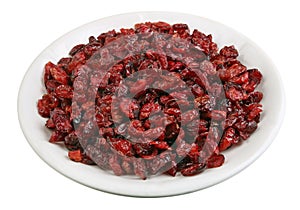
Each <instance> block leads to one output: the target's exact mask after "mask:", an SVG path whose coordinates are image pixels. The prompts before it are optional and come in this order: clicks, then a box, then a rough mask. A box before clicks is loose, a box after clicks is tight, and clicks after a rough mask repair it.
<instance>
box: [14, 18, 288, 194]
mask: <svg viewBox="0 0 300 210" xmlns="http://www.w3.org/2000/svg"><path fill="white" fill-rule="evenodd" d="M146 21H165V22H168V23H170V24H174V23H186V24H188V26H189V27H190V29H191V31H192V30H193V29H194V28H197V29H199V30H200V31H202V32H204V33H206V34H212V36H213V40H214V42H216V43H217V44H218V46H219V48H221V47H222V46H224V45H232V44H233V45H235V47H236V48H237V49H238V51H239V54H240V56H239V60H240V61H241V62H242V63H243V64H245V65H246V66H247V67H248V68H251V67H256V68H258V69H259V70H260V71H261V72H262V74H263V76H264V78H263V82H262V84H260V89H261V90H262V91H263V93H264V98H263V101H262V104H263V109H264V111H263V114H262V118H261V122H260V124H259V127H258V129H257V130H256V131H255V133H254V134H253V135H252V136H251V137H250V138H249V139H248V140H247V141H244V142H243V143H242V144H241V145H239V146H237V147H235V148H234V149H229V150H228V151H225V152H224V153H223V154H224V155H225V158H226V159H225V163H224V165H223V166H221V167H219V168H214V169H209V170H206V171H204V172H203V173H201V174H199V175H197V176H192V177H182V176H176V177H170V176H156V177H151V178H150V179H147V180H140V179H139V178H137V177H131V176H115V175H113V174H112V173H111V172H107V171H103V170H101V169H100V168H98V167H97V166H89V165H84V164H79V163H75V162H72V161H70V160H69V159H68V157H67V149H66V148H64V147H61V146H58V145H56V144H51V143H49V142H48V139H49V136H50V131H49V130H48V129H47V128H45V126H44V124H45V119H44V118H42V117H40V116H39V115H38V113H37V108H36V104H37V100H38V99H39V98H40V97H41V96H42V95H43V93H44V92H45V88H44V85H43V84H42V74H43V67H44V65H45V63H47V62H48V61H52V62H54V63H55V62H57V61H58V60H59V59H60V58H61V57H65V56H67V55H68V52H69V50H70V49H71V48H72V47H73V46H75V45H76V44H80V43H87V42H88V37H89V36H91V35H94V36H97V35H99V34H100V33H102V32H106V31H108V30H112V29H120V28H126V27H133V26H134V24H135V23H140V22H146ZM18 113H19V121H20V125H21V128H22V130H23V132H24V135H25V137H26V139H27V140H28V142H29V143H30V145H31V146H32V148H33V149H34V151H35V152H36V153H37V154H38V155H39V156H40V157H41V158H42V159H43V160H44V161H45V162H46V163H48V164H49V165H50V166H51V167H52V168H54V169H55V170H57V171H58V172H60V173H61V174H63V175H65V176H67V177H69V178H71V179H73V180H75V181H77V182H79V183H81V184H84V185H86V186H89V187H92V188H95V189H98V190H101V191H105V192H110V193H115V194H121V195H127V196H140V197H160V196H171V195H178V194H183V193H188V192H193V191H196V190H200V189H203V188H206V187H209V186H212V185H214V184H217V183H219V182H222V181H224V180H226V179H228V178H229V177H232V176H233V175H235V174H237V173H238V172H240V171H241V170H243V169H244V168H246V167H247V166H249V165H250V164H251V163H252V162H253V161H254V160H256V159H257V158H258V157H259V156H260V155H261V154H262V153H263V152H264V151H265V150H266V149H267V147H268V146H269V145H270V144H271V142H272V141H273V139H274V137H275V136H276V134H277V132H278V130H279V128H280V125H281V121H282V119H283V115H284V91H283V86H282V82H281V79H280V76H279V74H278V71H277V70H276V67H275V66H274V65H273V63H272V61H271V60H270V58H269V57H268V56H267V55H266V54H265V53H264V52H263V51H262V50H261V49H260V48H259V47H258V46H257V45H256V44H254V43H253V42H252V41H250V40H249V39H248V38H246V37H245V36H243V35H241V34H240V33H238V32H237V31H235V30H233V29H231V28H229V27H227V26H225V25H223V24H220V23H218V22H215V21H212V20H208V19H205V18H202V17H198V16H194V15H188V14H181V13H173V12H137V13H129V14H121V15H116V16H111V17H107V18H103V19H100V20H97V21H94V22H91V23H88V24H86V25H83V26H81V27H79V28H77V29H75V30H73V31H71V32H69V33H67V34H65V35H64V36H62V37H60V38H59V39H57V40H56V41H55V42H53V43H52V44H51V45H50V46H48V47H47V48H46V49H45V50H44V51H43V52H42V53H41V54H40V55H39V56H38V57H37V58H36V59H35V60H34V62H33V63H32V65H31V66H30V67H29V69H28V71H27V73H26V75H25V77H24V79H23V81H22V84H21V87H20V91H19V96H18Z"/></svg>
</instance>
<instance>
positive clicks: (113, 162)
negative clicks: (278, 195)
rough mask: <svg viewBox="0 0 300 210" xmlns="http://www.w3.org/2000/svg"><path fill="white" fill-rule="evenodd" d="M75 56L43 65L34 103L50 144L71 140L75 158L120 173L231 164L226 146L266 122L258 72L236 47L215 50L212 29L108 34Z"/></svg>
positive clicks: (148, 25)
mask: <svg viewBox="0 0 300 210" xmlns="http://www.w3.org/2000/svg"><path fill="white" fill-rule="evenodd" d="M164 35H165V36H164ZM168 36H169V37H168ZM122 38H125V39H124V40H126V39H128V38H129V39H128V40H129V41H128V42H126V41H124V42H122V43H119V42H118V40H122ZM111 46H113V47H111ZM191 46H193V47H194V48H193V50H192V51H190V48H191ZM154 49H157V50H154ZM128 50H129V51H133V52H134V53H128ZM69 55H70V57H64V58H61V59H60V60H59V61H58V62H57V64H54V63H52V62H48V63H46V65H45V68H44V75H43V79H44V84H45V87H46V91H47V93H46V94H44V95H43V96H42V98H41V99H39V100H38V102H37V109H38V113H39V114H40V115H41V116H42V117H45V118H48V120H47V122H46V124H45V126H46V127H47V128H49V129H52V134H51V136H50V139H49V141H50V142H51V143H56V142H62V143H64V145H65V147H66V148H67V149H68V150H70V151H69V153H68V156H69V158H70V159H71V160H73V161H76V162H81V163H84V164H97V165H98V166H99V167H100V168H102V169H104V170H112V171H113V173H114V174H116V175H118V176H119V175H136V176H138V177H140V178H142V179H146V178H147V176H150V175H154V174H156V173H165V174H169V175H171V176H175V175H176V174H177V172H179V173H181V174H182V175H183V176H193V175H196V174H199V173H201V172H202V171H203V170H205V169H206V168H215V167H219V166H221V165H222V164H224V161H225V158H224V156H223V155H222V154H221V153H220V152H222V151H224V150H227V149H229V148H230V147H231V146H232V145H235V144H238V143H239V142H241V140H246V139H248V138H249V137H250V135H251V134H252V133H253V132H254V131H255V130H256V129H257V126H258V123H259V121H260V115H261V112H262V105H261V104H260V103H261V100H262V98H263V94H262V93H261V92H259V91H255V89H256V87H257V86H258V85H259V84H260V82H261V80H262V74H261V73H260V72H259V70H257V69H248V70H247V68H246V66H244V65H243V64H242V63H241V62H240V61H239V60H238V55H239V53H238V51H237V49H236V48H235V47H234V46H233V45H232V46H225V47H223V48H222V49H221V50H220V51H219V52H218V47H217V44H216V43H214V42H213V40H212V36H211V35H206V34H204V33H202V32H200V31H198V30H197V29H195V30H194V31H193V32H192V33H190V31H189V27H188V25H187V24H183V23H178V24H173V25H170V24H169V23H166V22H162V21H158V22H145V23H139V24H136V25H135V26H134V28H122V29H120V31H116V30H111V31H108V32H106V33H102V34H100V35H99V36H98V37H97V38H95V37H94V36H91V37H89V40H88V43H86V44H79V45H76V46H74V47H73V48H72V49H71V50H70V52H69ZM124 57H125V58H124ZM105 70H107V72H105ZM145 70H146V71H145ZM149 70H154V71H149ZM160 70H162V72H168V73H170V74H171V75H172V76H168V75H165V74H163V73H159V71H160ZM104 72H105V74H104ZM136 72H139V73H141V76H140V77H139V78H138V79H137V80H132V79H130V76H131V75H133V74H134V73H136ZM143 72H144V74H142V73H143ZM145 72H147V73H145ZM152 72H153V74H152ZM126 78H127V81H126V80H125V81H126V82H124V83H123V80H124V79H126ZM179 81H180V82H179ZM151 84H153V85H154V86H155V88H150V87H151ZM186 87H189V88H190V90H186V89H185V88H186ZM129 95H131V96H130V97H129ZM74 99H75V100H74ZM72 100H74V101H72ZM115 102H117V103H116V104H117V105H116V104H113V103H115ZM114 105H116V106H114ZM222 128H224V132H223V133H222Z"/></svg>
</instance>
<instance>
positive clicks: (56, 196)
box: [0, 0, 300, 210]
mask: <svg viewBox="0 0 300 210" xmlns="http://www.w3.org/2000/svg"><path fill="white" fill-rule="evenodd" d="M277 2H280V3H277ZM277 2H275V1H263V0H260V1H256V0H251V1H231V0H226V1H222V0H221V1H211V0H209V1H208V0H205V1H188V0H184V1H182V0H180V1H177V0H172V1H166V0H165V1H163V0H159V1H156V0H150V1H147V0H144V1H142V0H140V1H130V0H123V1H117V0H114V1H113V0H108V1H105V0H102V1H100V0H97V1H88V0H85V1H62V0H60V1H58V0H52V1H33V0H26V1H21V0H20V1H14V0H12V1H1V3H0V23H1V24H0V26H1V32H0V37H1V39H0V85H1V88H0V91H1V94H0V97H1V100H0V106H1V109H0V112H1V117H0V119H1V120H0V129H1V130H0V131H1V138H0V142H1V143H0V148H1V149H0V163H1V169H0V171H1V172H0V192H1V195H0V209H41V208H43V209H88V208H89V209H91V208H95V209H96V208H97V209H108V208H109V209H112V208H115V209H116V208H119V209H140V210H144V209H154V208H158V207H161V208H165V209H185V210H186V209H231V210H234V209H272V208H273V209H274V208H277V207H278V208H280V209H282V208H284V209H299V208H300V204H299V194H300V193H299V188H300V173H299V170H298V169H299V165H300V164H299V161H300V158H299V157H300V152H299V149H300V143H299V142H300V139H299V136H298V133H297V131H299V117H300V114H299V104H298V103H297V98H299V90H300V88H299V86H298V84H299V81H300V80H299V77H300V69H299V60H300V44H299V37H300V33H299V30H297V28H299V20H300V12H299V11H298V10H299V9H300V8H299V6H297V4H296V2H297V1H289V0H285V1H277ZM145 10H150V11H155V10H161V11H175V12H184V13H190V14H195V15H199V16H203V17H207V18H210V19H213V20H216V21H219V22H221V23H224V24H225V25H228V26H231V27H232V28H234V29H236V30H238V31H240V32H241V33H243V34H245V35H246V36H248V37H249V38H250V39H252V40H253V41H254V42H256V43H257V44H258V45H260V46H261V48H262V49H264V51H265V52H266V53H267V54H269V56H270V57H271V58H272V59H273V61H274V63H275V64H276V65H277V67H278V69H279V70H280V72H281V75H282V79H283V82H284V85H285V92H286V98H287V108H286V117H285V120H284V123H283V126H282V128H281V130H280V132H279V134H278V136H277V138H276V139H275V140H274V142H273V144H272V145H271V146H270V147H269V149H268V150H267V151H266V152H265V153H264V154H263V155H262V156H261V157H260V158H259V159H258V160H257V161H256V162H255V163H254V164H252V165H251V166H250V167H248V168H247V169H246V170H244V171H243V172H241V173H239V174H238V175H236V176H234V177H233V178H231V179H229V180H227V181H225V182H223V183H221V184H218V185H216V186H213V187H210V188H208V189H205V190H202V191H198V192H195V193H191V194H187V195H181V196H175V197H168V198H159V199H141V198H130V197H123V196H116V195H111V194H108V193H103V192H100V191H96V190H93V189H90V188H87V187H85V186H83V185H80V184H77V183H76V182H74V181H71V180H69V179H68V178H66V177H64V176H62V175H61V174H59V173H57V172H56V171H54V170H53V169H52V168H50V167H49V166H48V165H47V164H45V163H44V162H43V161H42V160H41V159H40V158H39V157H38V156H37V155H36V154H35V153H34V151H33V150H32V149H31V147H30V146H29V144H28V143H27V141H26V140H25V138H24V136H23V134H22V131H21V129H20V127H19V123H18V119H17V94H18V88H19V85H20V83H21V80H22V77H23V75H24V74H25V72H26V70H27V68H28V67H29V65H30V64H31V62H32V61H33V60H34V58H35V57H36V56H37V55H38V54H39V53H40V52H41V51H42V50H43V49H44V48H45V47H47V46H48V45H49V44H50V43H51V42H52V41H54V40H55V39H56V38H58V37H59V36H61V35H63V34H64V33H66V32H68V31H70V30H72V29H74V28H75V27H78V26H80V25H82V24H85V23H87V22H90V21H93V20H96V19H99V18H102V17H106V16H109V15H114V14H118V13H125V12H134V11H145ZM274 103H276V102H274Z"/></svg>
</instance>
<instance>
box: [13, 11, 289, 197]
mask: <svg viewBox="0 0 300 210" xmlns="http://www.w3.org/2000/svg"><path fill="white" fill-rule="evenodd" d="M158 14H159V15H161V14H164V15H170V14H173V15H179V16H180V15H184V16H193V17H194V18H199V20H201V19H204V20H206V21H209V22H214V23H216V24H218V25H222V26H225V27H226V28H229V29H230V30H232V31H234V32H235V33H237V34H239V35H240V36H241V37H243V38H244V39H245V40H247V42H249V43H250V44H251V45H253V46H254V47H255V48H256V49H259V50H260V52H261V53H262V54H263V55H264V57H265V58H266V59H267V62H268V63H269V64H270V65H271V66H272V71H273V72H274V74H275V75H276V77H277V79H278V82H279V84H280V90H281V91H280V92H279V93H278V95H279V96H280V98H282V100H281V103H280V105H279V114H278V119H279V120H278V121H277V122H276V124H275V126H274V128H273V131H275V132H272V133H271V134H270V135H269V139H270V140H269V141H268V142H267V144H265V145H264V147H263V148H260V151H258V152H256V153H255V155H254V156H251V157H252V158H250V159H249V160H248V161H247V163H244V164H243V165H240V167H237V169H236V170H235V171H234V172H233V173H231V174H230V175H229V176H227V177H225V178H223V179H220V180H219V181H217V182H215V183H213V184H210V185H207V186H205V187H203V188H200V189H193V190H186V191H183V192H181V193H172V192H171V193H170V194H159V195H145V194H144V195H139V194H134V193H118V192H113V191H108V190H105V189H99V187H95V186H93V185H90V184H88V183H85V182H82V181H80V180H78V179H76V178H74V177H72V176H69V175H67V173H64V172H63V171H61V170H59V169H58V168H55V167H54V166H53V165H52V164H51V163H50V162H48V160H46V159H45V158H44V157H43V156H42V155H41V154H40V152H39V150H38V148H35V147H34V145H33V144H32V142H31V140H30V136H28V133H27V131H25V126H24V123H25V122H24V121H23V120H22V119H23V118H22V113H21V111H20V109H21V106H22V104H21V102H22V89H23V88H24V87H23V86H24V84H25V83H24V82H26V79H27V77H28V75H29V72H30V70H31V69H32V66H33V64H34V63H35V62H37V60H38V58H39V57H40V56H41V55H43V53H45V52H46V51H47V49H49V47H50V46H52V45H53V44H55V43H57V42H58V41H59V40H61V39H63V38H64V37H66V36H67V35H69V34H72V33H74V32H76V31H77V30H78V29H80V28H82V27H86V26H88V25H90V24H94V23H97V22H99V21H103V20H105V19H110V18H116V17H120V16H127V15H136V16H140V15H142V16H147V15H158ZM162 19H163V18H162ZM100 32H101V31H100ZM285 103H286V101H285V93H284V87H283V82H282V79H281V76H280V72H279V71H278V69H277V68H276V66H275V65H274V63H273V61H272V60H271V58H270V57H269V56H268V55H267V54H266V53H265V52H264V51H263V50H262V49H261V48H260V47H259V46H258V45H257V44H256V43H254V42H253V41H252V40H250V39H249V38H248V37H246V36H245V35H243V34H241V33H240V32H238V31H237V30H235V29H233V28H231V27H229V26H227V25H224V24H222V23H219V22H217V21H214V20H211V19H208V18H205V17H200V16H197V15H193V14H186V13H180V12H157V11H147V12H143V11H141V12H130V13H123V14H117V15H111V16H108V17H104V18H100V19H98V20H94V21H91V22H89V23H86V24H83V25H81V26H79V27H77V28H75V29H73V30H71V31H69V32H67V33H65V34H64V35H62V36H60V37H59V38H58V39H56V40H55V41H53V42H52V43H51V44H50V45H48V46H47V47H46V48H45V49H44V50H43V51H42V52H41V53H40V54H39V55H38V56H37V57H36V58H35V59H34V61H33V62H32V64H31V65H30V66H29V68H28V70H27V71H26V73H25V75H24V77H23V79H22V82H21V85H20V87H19V92H18V101H17V109H18V120H19V124H20V127H21V129H22V132H23V134H24V136H25V138H26V140H27V142H28V143H29V145H30V146H31V147H32V149H33V150H34V151H35V153H36V154H37V155H38V156H39V157H40V158H41V159H42V160H43V161H44V162H46V163H47V164H48V165H49V166H50V167H51V168H53V169H54V170H56V171H57V172H59V173H60V174H62V175H64V176H65V177H68V178H69V179H71V180H74V181H76V182H78V183H80V184H82V185H85V186H88V187H91V188H93V189H96V190H100V191H103V192H107V193H112V194H117V195H125V196H131V197H165V196H175V195H181V194H186V193H191V192H194V191H198V190H201V189H205V188H207V187H211V186H213V185H215V184H218V183H220V182H223V181H225V180H227V179H229V178H231V177H233V176H234V175H236V174H237V173H239V172H241V171H243V170H244V169H245V168H247V167H248V166H250V165H251V164H252V163H253V162H254V161H255V160H257V158H259V157H260V156H261V155H262V154H263V153H264V152H265V151H266V149H267V148H268V147H269V146H270V145H271V143H272V142H273V141H274V139H275V137H276V135H277V134H278V132H279V129H280V127H281V125H282V122H283V119H284V114H285V105H286V104H285Z"/></svg>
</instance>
